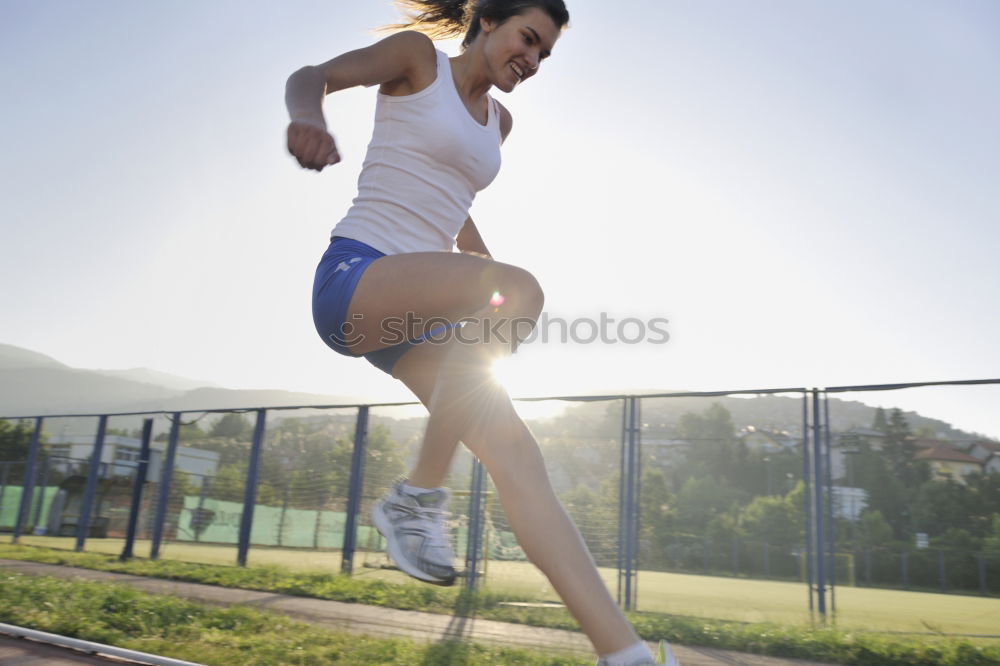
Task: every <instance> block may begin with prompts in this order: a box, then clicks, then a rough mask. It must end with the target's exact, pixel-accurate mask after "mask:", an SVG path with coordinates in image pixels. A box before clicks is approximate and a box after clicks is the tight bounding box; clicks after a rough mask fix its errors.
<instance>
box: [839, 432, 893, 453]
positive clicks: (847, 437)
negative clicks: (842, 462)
mask: <svg viewBox="0 0 1000 666" xmlns="http://www.w3.org/2000/svg"><path fill="white" fill-rule="evenodd" d="M837 439H838V441H839V442H840V445H841V446H844V447H851V446H853V447H857V446H860V445H861V444H867V445H868V446H870V447H871V449H872V451H881V450H882V446H883V445H884V444H885V440H886V436H885V433H884V432H882V431H881V430H875V429H874V428H851V429H850V430H848V431H846V432H842V433H840V435H838V437H837Z"/></svg>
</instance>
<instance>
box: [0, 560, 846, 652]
mask: <svg viewBox="0 0 1000 666" xmlns="http://www.w3.org/2000/svg"><path fill="white" fill-rule="evenodd" d="M0 569H6V570H9V571H19V572H21V573H25V574H32V575H46V576H56V577H59V578H80V579H86V580H98V581H107V582H113V583H122V584H126V585H131V586H133V587H137V588H139V589H142V590H145V591H147V592H152V593H155V594H170V595H174V596H178V597H183V598H185V599H191V600H193V601H201V602H205V603H210V604H215V605H222V606H229V605H233V604H245V605H248V606H256V607H258V608H262V609H266V610H269V611H272V612H277V613H282V614H284V615H287V616H289V617H292V618H295V619H297V620H302V621H305V622H309V623H312V624H316V625H320V626H322V627H326V628H328V629H340V630H345V631H353V632H357V633H362V634H366V635H369V636H384V637H398V636H405V637H408V638H412V639H415V640H418V641H440V640H447V639H462V640H467V641H471V642H474V643H489V644H494V645H506V646H510V647H521V648H529V649H534V650H548V651H555V652H569V653H575V654H581V655H589V654H593V652H592V650H591V647H590V643H589V641H587V639H586V637H585V636H584V635H583V634H581V633H578V632H574V631H565V630H562V629H543V628H541V627H529V626H526V625H522V624H512V623H509V622H497V621H495V620H482V619H478V618H466V617H457V616H450V615H438V614H435V613H421V612H417V611H402V610H395V609H392V608H382V607H378V606H365V605H362V604H348V603H343V602H339V601H326V600H323V599H310V598H308V597H296V596H290V595H286V594H277V593H274V592H258V591H254V590H241V589H235V588H226V587H216V586H214V585H202V584H199V583H183V582H177V581H169V580H161V579H158V578H144V577H142V576H132V575H129V574H118V573H109V572H105V571H93V570H90V569H78V568H74V567H65V566H59V565H53V564H39V563H37V562H22V561H19V560H5V559H0ZM673 648H674V654H675V655H676V656H677V659H678V661H680V663H681V664H682V666H828V665H826V664H820V663H818V662H811V661H802V660H797V659H782V658H778V657H762V656H758V655H752V654H745V653H741V652H731V651H728V650H715V649H711V648H700V647H688V646H683V645H674V646H673Z"/></svg>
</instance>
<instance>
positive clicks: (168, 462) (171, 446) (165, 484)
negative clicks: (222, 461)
mask: <svg viewBox="0 0 1000 666" xmlns="http://www.w3.org/2000/svg"><path fill="white" fill-rule="evenodd" d="M180 432H181V413H180V412H174V415H173V418H172V419H171V423H170V439H169V440H168V441H167V454H166V455H165V456H164V457H163V469H162V470H160V492H159V493H157V499H156V516H155V517H154V518H153V538H152V543H151V544H150V546H149V558H150V559H151V560H155V559H157V558H158V557H159V556H160V542H162V541H163V525H164V523H165V522H166V520H167V504H168V503H169V502H170V484H171V483H173V480H174V460H175V459H176V457H177V440H178V439H180Z"/></svg>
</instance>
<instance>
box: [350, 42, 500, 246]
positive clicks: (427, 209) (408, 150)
mask: <svg viewBox="0 0 1000 666" xmlns="http://www.w3.org/2000/svg"><path fill="white" fill-rule="evenodd" d="M498 111H499V109H498V106H497V103H496V100H494V99H493V98H492V97H490V98H489V100H488V103H487V121H486V124H485V125H482V124H480V123H479V122H478V121H477V120H476V119H475V118H473V117H472V115H471V114H470V113H469V111H468V109H466V107H465V104H464V103H463V102H462V99H461V98H460V97H459V95H458V90H457V89H456V88H455V83H454V81H453V79H452V76H451V63H450V62H449V60H448V56H447V54H445V53H444V52H442V51H437V78H435V79H434V83H432V84H430V85H429V86H427V87H426V88H424V89H423V90H421V91H420V92H417V93H414V94H412V95H404V96H402V97H393V96H390V95H384V94H382V93H379V94H378V101H377V103H376V106H375V130H374V132H373V133H372V140H371V143H369V144H368V152H367V154H366V156H365V162H364V167H363V168H362V169H361V176H360V177H359V178H358V196H357V197H356V198H355V199H354V203H353V205H352V206H351V208H350V209H349V210H348V211H347V215H346V216H345V217H344V219H343V220H341V221H340V222H339V223H338V224H337V226H335V227H334V228H333V231H332V232H331V236H345V237H347V238H353V239H355V240H359V241H361V242H362V243H367V244H368V245H371V246H372V247H374V248H375V249H376V250H379V251H381V252H384V253H385V254H400V253H403V252H427V251H446V252H450V251H452V249H453V248H454V245H455V236H457V235H458V232H459V231H460V230H461V229H462V225H463V224H464V223H465V220H466V218H467V217H468V216H469V209H470V208H471V207H472V200H473V199H474V198H475V196H476V193H477V192H479V191H480V190H482V189H483V188H485V187H486V186H487V185H489V184H490V183H491V182H492V181H493V179H494V178H496V175H497V172H499V170H500V118H499V113H498Z"/></svg>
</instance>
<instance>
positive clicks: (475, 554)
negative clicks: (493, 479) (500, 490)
mask: <svg viewBox="0 0 1000 666" xmlns="http://www.w3.org/2000/svg"><path fill="white" fill-rule="evenodd" d="M469 485H470V488H469V527H468V530H467V531H466V539H465V541H466V543H465V586H466V587H467V588H469V589H470V590H474V589H475V588H476V581H477V579H478V577H479V549H480V546H481V545H482V540H483V529H482V525H483V516H482V513H483V511H482V499H483V465H482V463H480V462H479V459H478V458H476V457H475V456H473V457H472V478H471V483H470V484H469Z"/></svg>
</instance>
